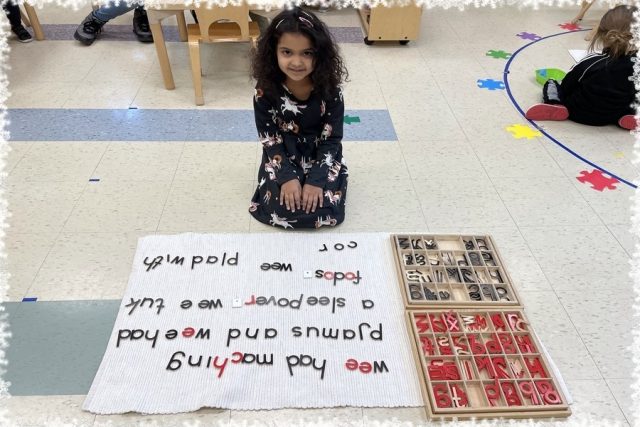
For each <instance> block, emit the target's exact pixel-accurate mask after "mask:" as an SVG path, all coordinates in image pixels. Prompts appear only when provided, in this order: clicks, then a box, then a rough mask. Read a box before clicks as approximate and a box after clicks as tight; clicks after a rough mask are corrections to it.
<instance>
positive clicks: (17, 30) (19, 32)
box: [11, 25, 33, 43]
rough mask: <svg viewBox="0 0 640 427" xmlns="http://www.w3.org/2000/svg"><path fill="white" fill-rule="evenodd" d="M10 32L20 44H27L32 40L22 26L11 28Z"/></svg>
mask: <svg viewBox="0 0 640 427" xmlns="http://www.w3.org/2000/svg"><path fill="white" fill-rule="evenodd" d="M11 31H13V34H15V35H16V37H17V38H18V40H19V41H20V43H29V42H30V41H33V38H32V37H31V34H29V31H27V29H26V28H24V27H23V26H22V25H18V26H16V27H11Z"/></svg>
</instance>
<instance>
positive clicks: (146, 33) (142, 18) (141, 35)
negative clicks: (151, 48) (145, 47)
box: [133, 7, 153, 43]
mask: <svg viewBox="0 0 640 427" xmlns="http://www.w3.org/2000/svg"><path fill="white" fill-rule="evenodd" d="M133 32H134V33H135V34H136V36H137V37H138V40H139V41H141V42H143V43H153V35H152V34H151V28H150V27H149V18H147V11H146V10H144V9H143V8H141V7H138V8H136V10H135V11H134V12H133Z"/></svg>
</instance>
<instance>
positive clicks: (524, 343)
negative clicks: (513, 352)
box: [513, 335, 536, 353]
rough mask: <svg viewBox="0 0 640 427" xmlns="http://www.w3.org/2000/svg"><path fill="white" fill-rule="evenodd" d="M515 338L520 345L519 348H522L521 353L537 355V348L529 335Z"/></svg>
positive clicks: (515, 336)
mask: <svg viewBox="0 0 640 427" xmlns="http://www.w3.org/2000/svg"><path fill="white" fill-rule="evenodd" d="M513 337H514V338H515V340H516V343H517V344H518V348H520V353H535V351H536V348H535V346H534V345H533V343H532V342H531V337H530V336H529V335H514V336H513Z"/></svg>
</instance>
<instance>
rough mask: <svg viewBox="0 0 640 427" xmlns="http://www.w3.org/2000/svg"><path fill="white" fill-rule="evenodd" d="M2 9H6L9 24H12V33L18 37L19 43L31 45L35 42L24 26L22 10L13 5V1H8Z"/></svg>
mask: <svg viewBox="0 0 640 427" xmlns="http://www.w3.org/2000/svg"><path fill="white" fill-rule="evenodd" d="M2 8H3V9H4V13H5V14H6V15H7V18H9V23H10V24H11V31H13V34H15V35H16V37H17V38H18V41H20V42H21V43H29V42H30V41H32V40H33V38H32V37H31V34H29V31H27V29H26V28H24V27H23V26H22V20H21V18H20V8H19V7H18V5H17V4H15V3H13V2H12V0H7V1H6V2H5V3H3V4H2Z"/></svg>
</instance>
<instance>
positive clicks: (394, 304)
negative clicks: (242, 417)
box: [83, 233, 423, 414]
mask: <svg viewBox="0 0 640 427" xmlns="http://www.w3.org/2000/svg"><path fill="white" fill-rule="evenodd" d="M336 244H337V249H336V246H335V245H336ZM356 244H357V246H356ZM325 245H326V246H325ZM341 245H342V246H341ZM350 246H352V247H350ZM353 246H355V247H353ZM325 247H326V248H327V250H324V251H322V250H321V249H324V248H325ZM341 248H342V249H341ZM339 249H341V250H339ZM176 257H178V258H176ZM179 257H184V260H183V261H182V264H178V263H177V261H178V259H179ZM194 257H195V258H194ZM154 260H155V262H154ZM172 261H173V262H172ZM223 263H224V265H223ZM265 263H268V264H269V267H272V266H275V267H278V265H277V264H276V265H274V263H284V264H291V271H284V270H285V268H283V269H282V270H274V269H273V268H269V270H266V271H265V270H263V269H262V268H265V269H266V266H263V264H265ZM317 270H322V271H323V272H339V273H342V274H330V273H317V274H316V271H317ZM305 271H311V273H312V274H311V276H312V277H310V278H305V277H304V276H305V274H304V272H305ZM349 273H353V274H349ZM307 275H308V274H307ZM317 275H319V276H322V277H320V278H318V277H316V276H317ZM356 275H359V277H360V279H358V278H357V277H355V276H356ZM342 276H344V278H342ZM336 277H337V278H338V279H341V280H335V281H334V278H336ZM355 282H358V283H355ZM252 296H254V297H255V301H256V303H254V304H247V302H251V301H252ZM259 297H263V298H259ZM142 298H148V299H147V300H143V301H139V300H141V299H142ZM160 299H161V300H160ZM238 299H239V301H238ZM185 300H190V301H191V302H192V305H191V307H190V308H182V307H181V305H183V301H185ZM203 300H204V301H205V302H204V303H201V301H203ZM209 300H213V301H214V302H215V304H218V306H217V307H211V306H210V305H208V304H207V303H206V301H209ZM218 300H219V302H218ZM234 300H236V301H235V304H234ZM363 300H367V301H364V303H363ZM136 301H139V302H138V304H137V305H136ZM292 301H293V303H292ZM258 303H263V304H262V305H259V304H258ZM314 303H315V304H314ZM372 303H373V307H371V308H364V306H363V304H364V305H366V306H367V307H368V306H370V305H371V304H372ZM150 305H153V306H152V307H151V308H150V307H149V306H150ZM161 305H162V307H160V306H161ZM234 305H239V307H234ZM292 306H293V308H292ZM185 307H186V306H185ZM403 314H404V310H403V305H402V297H401V295H400V289H399V285H398V283H397V278H396V272H395V266H394V264H393V254H392V248H391V243H390V240H389V236H388V234H381V233H379V234H378V233H376V234H363V233H360V234H327V233H315V234H300V233H295V234H294V233H278V234H258V235H248V234H247V235H245V234H182V235H174V236H149V237H145V238H142V239H140V241H139V242H138V248H137V251H136V255H135V259H134V262H133V271H132V273H131V276H130V278H129V285H128V288H127V291H126V293H125V295H124V297H123V300H122V304H121V307H120V311H119V313H118V317H117V319H116V322H115V325H114V329H113V332H112V334H111V338H110V340H109V344H108V347H107V350H106V353H105V355H104V358H103V360H102V363H101V364H100V368H99V370H98V372H97V374H96V376H95V378H94V380H93V384H92V386H91V390H90V391H89V394H88V395H87V398H86V400H85V402H84V405H83V409H85V410H87V411H90V412H93V413H97V414H119V413H125V412H130V411H133V412H141V413H149V414H165V413H177V412H189V411H195V410H197V409H199V408H202V407H217V408H228V409H236V410H248V409H279V408H323V407H336V406H357V407H403V406H422V405H423V403H422V398H421V396H420V388H419V384H418V375H417V372H416V367H415V363H414V361H413V356H412V354H411V346H410V342H409V337H408V334H407V330H406V325H405V321H404V317H403ZM188 328H193V333H192V330H191V329H188ZM314 328H317V330H318V331H319V335H320V337H317V336H316V329H314ZM201 329H202V332H201V333H200V334H198V332H200V330H201ZM256 330H258V331H257V337H256V338H251V337H253V336H254V334H255V333H256ZM172 331H174V332H172ZM206 331H208V332H209V335H208V336H206ZM274 331H275V332H274ZM276 333H277V335H276V336H274V335H275V334H276ZM323 334H324V336H325V337H324V338H323ZM198 335H199V336H198ZM307 335H309V336H307ZM189 357H191V359H189ZM350 359H353V360H350ZM271 361H272V364H268V362H271ZM258 362H261V364H259V363H258ZM362 362H365V363H364V364H362ZM190 364H191V365H198V364H199V365H200V366H190Z"/></svg>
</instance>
